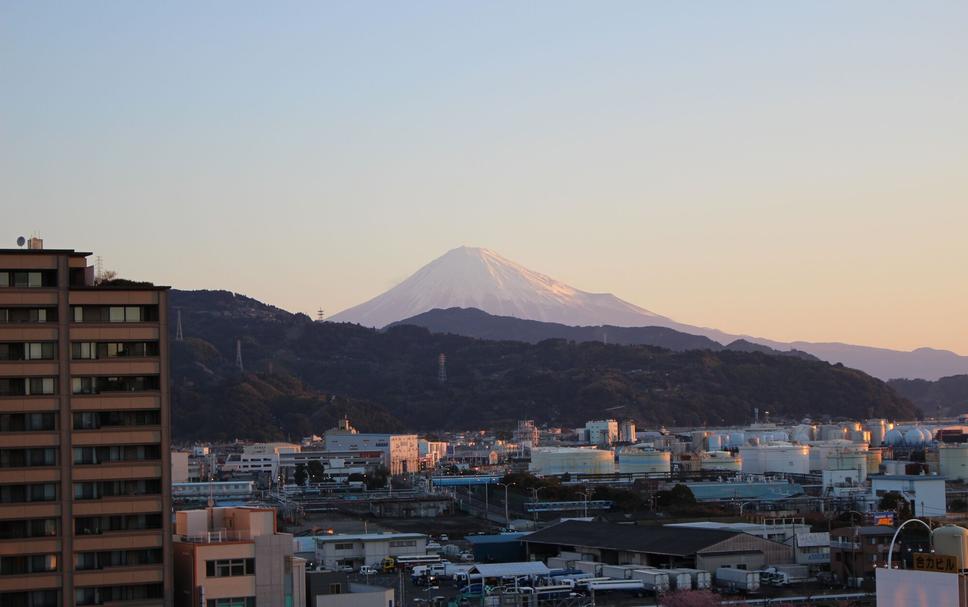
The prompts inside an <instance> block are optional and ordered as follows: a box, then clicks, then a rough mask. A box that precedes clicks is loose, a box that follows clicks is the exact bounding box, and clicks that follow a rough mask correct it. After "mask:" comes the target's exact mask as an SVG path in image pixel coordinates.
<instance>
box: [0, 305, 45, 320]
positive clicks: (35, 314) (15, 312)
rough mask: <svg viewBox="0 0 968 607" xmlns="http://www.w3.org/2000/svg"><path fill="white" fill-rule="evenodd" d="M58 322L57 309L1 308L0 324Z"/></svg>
mask: <svg viewBox="0 0 968 607" xmlns="http://www.w3.org/2000/svg"><path fill="white" fill-rule="evenodd" d="M47 322H57V308H0V323H47Z"/></svg>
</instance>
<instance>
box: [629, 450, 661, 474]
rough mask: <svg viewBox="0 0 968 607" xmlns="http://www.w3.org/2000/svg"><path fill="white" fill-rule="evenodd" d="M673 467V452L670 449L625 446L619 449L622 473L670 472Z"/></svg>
mask: <svg viewBox="0 0 968 607" xmlns="http://www.w3.org/2000/svg"><path fill="white" fill-rule="evenodd" d="M671 469H672V454H670V453H669V452H668V451H656V450H653V449H636V448H634V447H624V448H622V449H619V451H618V471H619V472H622V473H634V472H648V473H657V472H663V473H668V472H669V471H670V470H671Z"/></svg>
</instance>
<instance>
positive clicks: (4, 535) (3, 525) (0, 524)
mask: <svg viewBox="0 0 968 607" xmlns="http://www.w3.org/2000/svg"><path fill="white" fill-rule="evenodd" d="M58 525H59V520H58V519H56V518H35V519H27V520H19V521H0V540H20V539H27V538H32V537H54V536H56V535H57V530H58Z"/></svg>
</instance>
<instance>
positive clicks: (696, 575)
mask: <svg viewBox="0 0 968 607" xmlns="http://www.w3.org/2000/svg"><path fill="white" fill-rule="evenodd" d="M679 571H683V572H687V573H688V574H689V576H690V577H691V578H692V587H693V588H695V589H696V590H709V589H710V588H712V587H713V576H712V574H710V573H709V572H708V571H706V570H705V569H679Z"/></svg>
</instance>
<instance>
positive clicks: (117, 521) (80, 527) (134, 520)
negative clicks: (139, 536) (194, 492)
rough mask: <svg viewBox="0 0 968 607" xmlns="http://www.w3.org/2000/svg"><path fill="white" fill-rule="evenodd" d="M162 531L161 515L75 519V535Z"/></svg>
mask: <svg viewBox="0 0 968 607" xmlns="http://www.w3.org/2000/svg"><path fill="white" fill-rule="evenodd" d="M148 529H161V515H160V514H117V515H113V516H81V517H78V518H75V519H74V535H101V534H102V533H114V532H117V531H144V530H148Z"/></svg>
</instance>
